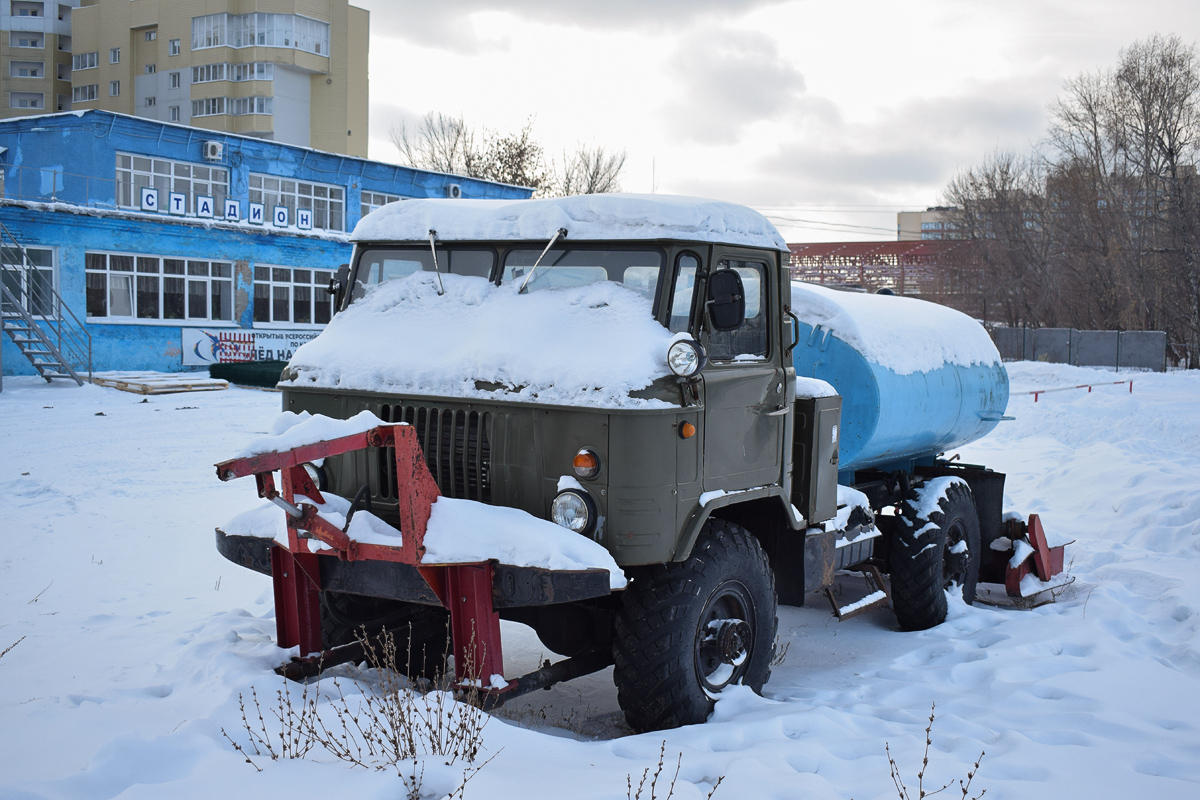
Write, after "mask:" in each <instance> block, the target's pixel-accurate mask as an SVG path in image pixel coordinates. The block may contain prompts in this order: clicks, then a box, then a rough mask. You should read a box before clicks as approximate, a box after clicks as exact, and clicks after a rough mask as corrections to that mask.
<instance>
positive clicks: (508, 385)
mask: <svg viewBox="0 0 1200 800" xmlns="http://www.w3.org/2000/svg"><path fill="white" fill-rule="evenodd" d="M393 205H399V206H402V205H404V203H396V204H393ZM442 282H443V284H444V286H445V294H444V295H441V296H439V295H438V293H437V276H436V275H435V274H434V273H431V272H420V273H415V274H413V275H409V276H408V277H405V278H401V279H398V280H392V281H387V282H385V283H382V284H378V285H376V286H373V287H370V288H368V290H367V294H366V295H365V296H364V297H362V298H360V299H359V300H356V301H355V302H354V303H353V304H351V306H350V307H349V308H348V309H346V310H345V311H343V312H341V313H340V314H338V315H337V316H336V317H334V318H333V321H332V322H330V323H329V325H328V326H327V327H326V328H325V330H324V331H323V332H322V333H321V335H320V336H318V337H317V338H316V339H313V340H312V341H310V342H307V343H305V344H304V345H303V346H301V347H300V349H298V350H297V351H296V354H295V356H294V357H293V358H292V360H291V364H290V368H291V370H293V371H294V373H295V376H294V377H293V378H292V379H291V380H284V381H281V383H282V384H283V385H290V386H298V387H304V386H320V387H326V388H339V389H350V390H355V391H371V392H392V393H399V394H404V393H418V392H419V393H420V394H422V395H440V396H443V397H461V398H483V399H487V398H490V399H505V400H524V401H529V402H542V403H551V404H557V405H574V406H587V407H602V408H629V407H643V408H645V407H661V406H665V405H666V404H665V403H664V402H662V401H651V400H643V399H635V398H632V397H630V396H629V395H630V392H633V391H636V390H638V389H643V388H645V387H647V386H649V385H650V382H651V381H653V380H654V379H655V378H657V377H660V376H663V375H667V374H669V372H670V370H669V369H668V367H667V363H666V355H667V349H668V347H669V346H670V343H671V341H672V339H673V336H674V335H673V334H672V333H671V332H670V331H668V330H667V329H666V328H664V327H663V326H662V325H660V324H658V323H657V322H656V321H655V320H654V319H653V317H652V316H651V313H652V312H651V304H650V301H649V300H647V299H646V298H644V297H642V296H641V295H640V294H638V293H637V292H635V291H633V290H631V289H627V288H625V287H624V286H622V285H620V284H617V283H614V282H611V281H602V282H599V283H593V284H590V285H587V286H580V287H576V288H570V289H554V290H546V291H541V292H530V293H528V294H519V293H518V292H519V286H518V285H517V284H516V282H515V281H514V282H513V283H510V284H507V285H504V286H496V285H495V284H492V283H491V282H489V281H487V280H485V279H483V278H477V277H471V276H463V275H443V276H442ZM287 374H288V373H287V372H286V371H285V375H287ZM476 381H480V382H484V383H488V384H499V385H500V386H501V387H504V388H500V389H492V388H477V386H476Z"/></svg>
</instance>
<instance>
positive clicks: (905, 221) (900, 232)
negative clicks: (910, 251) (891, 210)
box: [896, 206, 958, 242]
mask: <svg viewBox="0 0 1200 800" xmlns="http://www.w3.org/2000/svg"><path fill="white" fill-rule="evenodd" d="M949 210H950V209H949V208H945V207H943V206H934V207H932V208H927V209H925V210H924V211H901V212H900V213H898V214H897V215H896V239H897V240H899V241H901V242H911V241H921V240H925V241H928V240H931V239H932V240H937V239H957V238H958V236H957V235H956V234H955V231H954V229H953V226H952V224H951V223H950V222H949V221H948V218H947V215H946V212H947V211H949Z"/></svg>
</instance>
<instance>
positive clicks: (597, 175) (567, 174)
mask: <svg viewBox="0 0 1200 800" xmlns="http://www.w3.org/2000/svg"><path fill="white" fill-rule="evenodd" d="M624 169H625V151H624V150H622V151H621V152H619V153H617V152H612V153H610V152H608V151H606V150H605V149H604V148H603V147H602V146H597V147H588V146H587V145H580V146H579V148H578V149H577V150H576V151H575V152H574V153H568V152H566V151H565V150H564V151H563V165H562V173H561V174H560V175H559V177H558V186H557V190H558V193H559V194H563V195H571V194H602V193H605V192H619V191H621V171H622V170H624Z"/></svg>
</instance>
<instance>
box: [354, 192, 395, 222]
mask: <svg viewBox="0 0 1200 800" xmlns="http://www.w3.org/2000/svg"><path fill="white" fill-rule="evenodd" d="M399 199H400V195H396V194H384V193H383V192H368V191H364V192H363V193H362V211H361V216H364V217H365V216H366V215H367V214H370V213H371V212H372V211H374V210H375V209H377V208H383V207H384V206H386V205H387V204H388V203H394V202H396V201H397V200H399Z"/></svg>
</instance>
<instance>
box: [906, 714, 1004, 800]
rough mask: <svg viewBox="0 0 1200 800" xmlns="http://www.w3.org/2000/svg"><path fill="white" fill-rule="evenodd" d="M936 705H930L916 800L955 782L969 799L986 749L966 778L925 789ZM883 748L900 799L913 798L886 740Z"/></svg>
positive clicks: (984, 792)
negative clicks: (931, 789) (937, 787)
mask: <svg viewBox="0 0 1200 800" xmlns="http://www.w3.org/2000/svg"><path fill="white" fill-rule="evenodd" d="M936 706H937V704H936V703H933V704H931V705H930V706H929V724H928V725H926V726H925V752H924V753H923V754H922V756H921V769H920V770H919V771H918V772H917V786H916V789H917V794H916V800H921V799H922V798H925V797H933V796H934V795H935V794H939V793H941V792H944V791H945V790H946V789H949V788H950V787H951V786H953V785H954V784H955V783H957V784H958V788H959V791H961V792H962V798H963V800H967V795H968V794H969V793H970V791H971V781H973V780H974V779H975V775H976V773H978V772H979V764H980V763H981V762H982V761H983V756H984V753H985V752H986V751H980V753H979V758H977V759H975V763H974V764H973V765H971V768H970V769H968V770H967V777H966V778H965V779H963V778H958V779H954V778H952V779H950V780H949V781H947V782H946V783H945V784H943V785H942V787H941V788H940V789H934V790H933V791H926V790H925V771H926V770H927V769H928V768H929V747H930V745H932V744H933V717H934V714H933V712H934V709H935V708H936ZM883 749H884V752H886V753H887V757H888V767H889V768H890V769H891V773H892V783H893V784H894V785H895V787H896V794H897V795H898V796H899V798H900V800H912V796H911V795H909V793H908V787H907V786H905V784H904V779H903V778H901V777H900V767H899V766H898V765H897V764H896V760H895V759H894V758H892V751H891V749H890V748H889V747H888V745H887V743H886V742H885V743H884V745H883ZM985 794H987V789H983V790H981V791H980V792H979V794H977V795H975V796H974V797H972V798H970V800H979V798H981V797H983V796H984V795H985Z"/></svg>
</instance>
